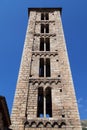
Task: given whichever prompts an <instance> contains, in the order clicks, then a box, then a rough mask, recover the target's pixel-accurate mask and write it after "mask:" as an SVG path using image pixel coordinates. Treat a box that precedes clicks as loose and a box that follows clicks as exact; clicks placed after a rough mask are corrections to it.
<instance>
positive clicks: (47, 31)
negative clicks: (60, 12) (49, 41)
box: [46, 24, 49, 33]
mask: <svg viewBox="0 0 87 130" xmlns="http://www.w3.org/2000/svg"><path fill="white" fill-rule="evenodd" d="M46 33H49V24H46Z"/></svg>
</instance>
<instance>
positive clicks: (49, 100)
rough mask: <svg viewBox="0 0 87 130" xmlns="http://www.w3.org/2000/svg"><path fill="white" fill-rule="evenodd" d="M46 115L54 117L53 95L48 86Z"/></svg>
mask: <svg viewBox="0 0 87 130" xmlns="http://www.w3.org/2000/svg"><path fill="white" fill-rule="evenodd" d="M45 93H46V117H52V97H51V88H50V87H48V88H46V91H45Z"/></svg>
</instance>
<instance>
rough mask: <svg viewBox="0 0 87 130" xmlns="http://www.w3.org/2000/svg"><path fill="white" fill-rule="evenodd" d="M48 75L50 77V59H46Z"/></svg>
mask: <svg viewBox="0 0 87 130" xmlns="http://www.w3.org/2000/svg"><path fill="white" fill-rule="evenodd" d="M46 77H50V59H49V58H47V59H46Z"/></svg>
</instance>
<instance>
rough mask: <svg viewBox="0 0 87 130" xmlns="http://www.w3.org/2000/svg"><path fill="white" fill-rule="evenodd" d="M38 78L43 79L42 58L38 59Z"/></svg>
mask: <svg viewBox="0 0 87 130" xmlns="http://www.w3.org/2000/svg"><path fill="white" fill-rule="evenodd" d="M39 77H44V59H43V58H40V63H39Z"/></svg>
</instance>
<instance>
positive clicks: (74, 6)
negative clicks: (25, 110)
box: [0, 0, 87, 119]
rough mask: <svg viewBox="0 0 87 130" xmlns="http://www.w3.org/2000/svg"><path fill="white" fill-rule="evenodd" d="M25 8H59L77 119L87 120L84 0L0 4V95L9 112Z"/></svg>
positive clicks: (13, 0)
mask: <svg viewBox="0 0 87 130" xmlns="http://www.w3.org/2000/svg"><path fill="white" fill-rule="evenodd" d="M28 7H62V8H63V11H62V22H63V27H64V33H65V38H66V44H67V49H68V55H69V60H70V65H71V70H72V75H73V81H74V85H75V91H76V97H77V101H78V106H79V112H80V117H81V119H87V0H1V1H0V95H3V96H5V97H6V100H7V104H8V108H9V111H10V113H11V109H12V102H13V98H14V92H15V89H16V81H17V77H18V71H19V66H20V60H21V55H22V49H23V45H24V40H25V34H26V28H27V21H28V12H27V9H28Z"/></svg>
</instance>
